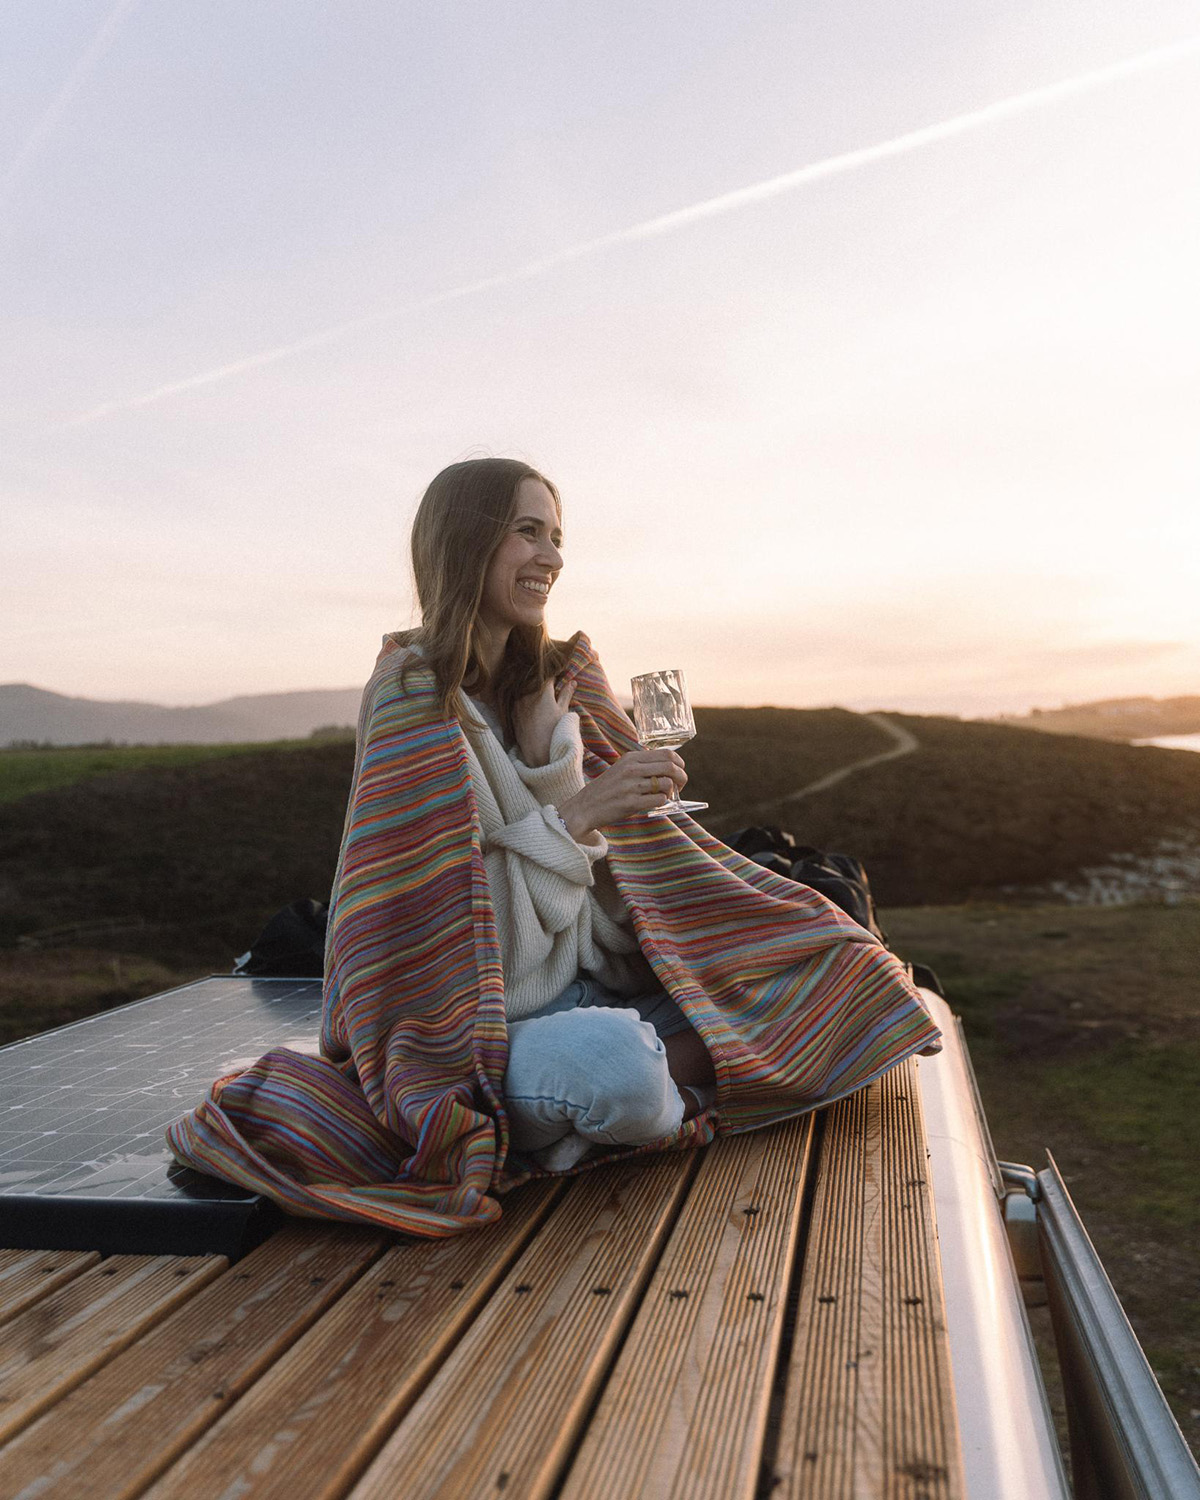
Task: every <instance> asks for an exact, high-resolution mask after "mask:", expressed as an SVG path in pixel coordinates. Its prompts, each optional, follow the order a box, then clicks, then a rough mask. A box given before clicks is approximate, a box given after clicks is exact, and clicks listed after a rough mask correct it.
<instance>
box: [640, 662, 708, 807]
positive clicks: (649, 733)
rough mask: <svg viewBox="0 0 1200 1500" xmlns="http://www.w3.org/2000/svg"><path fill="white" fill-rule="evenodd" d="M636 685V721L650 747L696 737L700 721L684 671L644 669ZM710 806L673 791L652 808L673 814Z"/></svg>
mask: <svg viewBox="0 0 1200 1500" xmlns="http://www.w3.org/2000/svg"><path fill="white" fill-rule="evenodd" d="M632 687H633V723H634V727H635V728H636V730H637V732H638V739H639V740H640V741H641V742H642V744H643V745H644V746H645V748H646V749H647V750H662V749H666V748H668V747H669V748H672V749H673V748H674V747H675V746H676V745H686V744H687V742H688V740H690V739H694V738H695V735H696V721H695V719H693V717H692V707H691V704H690V703H689V702H688V695H687V684H686V683H685V682H684V680H683V673H682V672H680V671H678V670H674V669H673V670H669V671H664V672H643V673H642V675H641V676H640V677H635V678H634V679H633V683H632ZM672 785H674V783H672ZM707 806H708V803H707V802H684V801H681V800H680V798H679V797H678V796H676V795H674V794H673V795H672V796H671V797H670V798H669V799H668V800H667V801H666V802H664V803H663V805H662V806H661V807H652V808H650V809H649V814H650V816H651V817H660V816H661V817H669V816H670V814H671V813H678V812H689V813H690V812H702V811H703V810H704V808H706V807H707Z"/></svg>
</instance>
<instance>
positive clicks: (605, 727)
mask: <svg viewBox="0 0 1200 1500" xmlns="http://www.w3.org/2000/svg"><path fill="white" fill-rule="evenodd" d="M403 641H404V638H403V637H400V636H393V637H388V638H387V640H385V643H384V651H383V653H382V654H381V656H380V658H379V662H378V664H377V666H376V669H375V672H374V675H373V676H372V678H371V681H370V682H369V683H368V685H367V689H366V692H365V694H364V697H363V707H362V713H361V716H360V720H359V733H358V749H357V756H356V764H355V774H354V785H353V790H352V792H351V796H350V803H349V808H348V810H347V814H346V825H345V831H344V834H343V840H342V851H341V857H340V859H339V862H338V870H337V876H336V880H335V885H334V894H333V900H332V903H331V909H330V924H329V936H328V944H327V950H326V975H325V995H324V1013H323V1025H322V1032H321V1039H320V1055H319V1056H310V1055H307V1054H303V1053H300V1052H297V1051H293V1050H289V1049H286V1048H278V1049H276V1050H275V1051H273V1052H269V1053H267V1055H266V1056H265V1057H263V1058H261V1059H260V1060H259V1061H258V1062H257V1063H255V1064H254V1066H253V1067H251V1068H248V1069H246V1070H245V1071H244V1072H241V1073H238V1074H234V1075H232V1076H230V1077H227V1078H221V1079H219V1080H218V1081H217V1082H216V1083H214V1084H213V1086H212V1088H211V1090H210V1091H209V1093H208V1096H207V1097H206V1098H205V1100H204V1102H203V1103H202V1104H201V1105H200V1106H199V1107H198V1108H197V1109H195V1110H193V1111H192V1113H191V1114H189V1115H186V1116H185V1117H184V1118H183V1119H181V1120H178V1121H177V1122H176V1123H175V1124H174V1125H172V1126H171V1127H170V1129H169V1130H168V1132H167V1138H168V1141H169V1143H170V1146H171V1149H172V1150H173V1151H174V1153H175V1155H176V1157H178V1159H179V1160H180V1161H181V1162H183V1163H185V1164H186V1165H188V1166H192V1167H195V1168H197V1169H199V1170H200V1171H202V1172H208V1173H211V1174H214V1175H215V1176H218V1177H222V1178H225V1179H227V1180H228V1181H230V1182H234V1183H237V1184H240V1185H242V1186H244V1187H247V1188H251V1189H254V1190H255V1191H257V1192H260V1193H263V1194H265V1195H266V1196H267V1197H268V1198H271V1199H273V1200H274V1201H275V1202H277V1203H278V1204H280V1205H281V1206H282V1207H283V1208H284V1209H286V1210H288V1211H289V1212H291V1213H295V1214H307V1215H312V1216H315V1217H327V1218H334V1219H347V1220H356V1221H364V1222H367V1223H371V1224H376V1225H382V1226H384V1227H386V1228H388V1229H393V1230H401V1231H404V1232H407V1233H410V1234H417V1235H431V1236H436V1235H449V1234H455V1233H457V1232H459V1231H460V1230H465V1229H473V1228H478V1227H480V1226H482V1225H484V1224H487V1223H489V1222H491V1221H492V1220H494V1219H496V1218H497V1217H498V1216H499V1214H500V1204H499V1201H498V1200H499V1198H500V1197H501V1196H502V1195H503V1194H504V1193H505V1192H507V1191H509V1190H510V1189H511V1188H513V1187H515V1186H517V1185H518V1184H519V1183H521V1182H524V1181H525V1180H526V1179H527V1178H529V1177H531V1176H534V1175H539V1173H540V1169H539V1168H537V1167H536V1166H535V1165H534V1164H533V1163H532V1162H530V1161H529V1160H528V1159H527V1158H525V1157H523V1156H521V1155H520V1154H517V1153H513V1154H510V1151H509V1137H508V1121H507V1117H506V1114H505V1109H504V1095H503V1079H504V1071H505V1066H506V1062H507V1056H508V1034H507V1030H506V1027H505V1019H504V976H503V972H502V970H501V963H500V951H499V946H498V944H497V939H496V928H495V923H494V920H493V916H492V908H491V903H490V901H489V897H488V886H487V881H486V879H485V875H484V864H483V856H482V853H481V849H480V839H479V826H478V818H477V816H476V813H475V805H474V798H473V794H472V790H471V780H470V775H469V772H468V769H467V758H466V753H465V742H464V739H463V734H462V730H461V729H460V728H459V726H458V723H457V721H455V720H447V719H445V718H444V717H443V716H442V715H441V713H440V712H439V711H438V709H437V707H436V699H435V696H434V691H433V682H432V677H431V674H430V672H429V670H428V668H426V667H425V666H424V665H422V664H421V663H420V661H419V658H418V659H416V660H414V658H413V656H412V654H411V653H410V652H408V651H407V650H406V649H404V646H403ZM406 663H407V665H408V670H407V672H406V673H405V674H404V681H403V683H402V681H401V672H400V668H401V667H402V666H404V665H405V664H406ZM565 676H566V677H567V678H570V679H572V680H573V681H574V684H575V689H574V697H573V700H572V709H573V711H574V712H576V713H577V714H578V715H579V718H580V721H581V726H582V731H583V740H584V745H585V747H586V750H585V753H586V770H587V773H588V774H589V775H596V774H598V773H599V772H600V771H602V770H603V769H604V767H605V765H606V764H608V763H610V762H612V761H613V760H615V759H616V758H617V757H618V756H619V755H621V754H622V753H624V752H625V751H627V750H631V749H635V748H636V747H637V739H636V736H635V733H634V730H633V726H632V725H631V723H630V722H629V719H628V718H627V716H626V715H625V713H624V711H623V710H622V709H621V707H620V705H619V704H618V703H617V701H616V699H615V698H614V697H613V695H612V692H611V690H610V688H609V685H608V682H607V680H606V678H605V676H604V672H603V669H602V668H601V666H600V663H599V661H598V660H597V658H596V656H595V653H594V652H593V651H592V648H591V646H590V644H589V642H588V641H587V639H586V637H583V636H580V637H579V638H578V639H577V642H576V644H575V646H574V650H573V653H572V655H571V658H570V660H569V663H568V667H567V671H566V674H565ZM605 833H606V835H607V837H608V840H609V856H608V860H609V866H610V868H611V870H612V874H613V877H614V879H615V881H616V884H617V887H618V889H619V891H620V893H621V895H622V897H623V899H624V901H625V904H626V906H627V908H628V909H629V912H630V913H631V916H632V920H633V923H634V927H635V930H636V932H637V935H638V939H639V941H640V943H641V947H642V950H643V952H644V953H645V955H646V957H647V958H648V959H649V961H650V963H651V965H652V966H653V968H654V971H655V973H656V974H657V975H658V978H659V979H660V980H661V982H662V984H663V985H664V986H665V987H666V988H667V989H668V990H669V991H670V993H671V994H672V995H673V996H674V998H675V1000H676V1002H677V1003H678V1004H679V1005H680V1007H681V1008H682V1009H683V1011H684V1012H685V1014H686V1015H687V1016H688V1018H689V1020H690V1021H691V1023H692V1025H693V1026H694V1027H695V1028H696V1030H697V1031H698V1032H699V1033H700V1035H701V1037H702V1038H703V1039H704V1042H705V1044H706V1045H707V1047H708V1049H709V1052H710V1053H711V1055H712V1059H713V1064H714V1067H715V1069H716V1075H717V1103H716V1106H715V1108H714V1109H712V1110H709V1111H706V1112H705V1113H703V1114H701V1115H698V1116H696V1117H695V1118H694V1119H692V1120H689V1121H687V1122H686V1123H685V1124H684V1125H682V1126H681V1127H680V1129H679V1130H678V1132H676V1134H674V1135H672V1136H670V1137H666V1138H664V1139H663V1140H661V1141H654V1142H651V1143H649V1144H648V1145H645V1146H639V1147H632V1148H629V1149H628V1150H622V1151H615V1152H606V1153H604V1154H603V1155H602V1156H601V1157H600V1158H599V1159H600V1160H604V1161H611V1160H613V1159H614V1157H617V1156H632V1155H637V1154H640V1153H642V1152H646V1151H653V1150H666V1149H670V1148H674V1147H690V1146H697V1145H703V1144H706V1143H707V1142H708V1141H710V1140H712V1139H713V1137H714V1135H716V1134H719V1133H724V1132H729V1131H742V1130H753V1129H755V1128H757V1127H759V1126H762V1125H767V1124H769V1123H771V1122H772V1121H776V1120H781V1119H784V1118H786V1117H787V1116H789V1115H794V1114H796V1113H799V1112H801V1111H804V1110H809V1109H813V1108H815V1107H816V1106H818V1105H822V1104H826V1103H829V1102H830V1101H831V1100H834V1099H837V1098H840V1097H841V1096H842V1095H845V1094H848V1093H851V1092H853V1091H854V1090H856V1089H859V1088H861V1087H862V1086H863V1085H864V1084H867V1083H869V1082H871V1081H872V1080H873V1079H875V1078H877V1077H879V1075H880V1074H881V1073H883V1072H885V1071H886V1070H887V1069H888V1068H891V1067H893V1066H894V1065H895V1064H896V1063H897V1062H899V1061H900V1060H901V1059H902V1058H904V1057H907V1056H908V1055H909V1054H911V1053H913V1052H915V1051H917V1050H919V1049H921V1048H923V1047H925V1046H927V1045H929V1044H930V1043H931V1042H933V1041H935V1040H936V1039H937V1036H938V1032H937V1029H936V1027H935V1026H934V1025H933V1023H932V1021H931V1020H930V1019H929V1017H928V1015H927V1013H926V1012H925V1010H924V1009H923V1007H922V1006H921V1004H920V1001H919V1000H918V998H917V996H916V994H915V992H914V990H913V989H912V986H911V985H910V983H909V981H908V979H907V977H906V974H905V971H904V969H903V967H902V965H901V964H900V963H899V962H898V960H897V959H896V958H895V957H894V956H893V955H892V954H890V953H889V952H888V951H887V950H886V949H885V948H883V947H882V946H881V945H880V944H879V943H878V942H877V941H876V940H875V939H874V938H873V937H872V936H871V935H870V934H869V933H867V932H865V931H864V930H863V929H862V928H861V927H859V926H857V924H856V923H854V922H853V921H852V920H851V919H850V918H849V917H848V916H846V915H845V914H844V913H843V912H842V911H840V910H839V909H838V908H837V907H835V906H833V905H832V904H831V903H830V902H828V901H827V900H825V898H824V897H823V896H819V895H818V894H817V893H816V892H815V891H811V890H809V889H808V888H807V887H806V886H800V885H796V884H794V883H793V882H792V881H790V880H786V879H784V878H783V877H782V876H779V875H775V874H772V873H771V872H770V871H768V870H765V869H763V868H762V867H761V866H760V865H756V864H754V863H753V862H752V861H751V860H748V859H745V858H744V857H743V856H741V855H740V854H736V853H735V852H734V851H733V850H732V849H729V848H727V847H726V846H725V845H724V844H722V843H720V842H719V841H718V840H717V839H715V838H713V837H712V836H711V835H710V834H708V833H706V832H705V830H704V829H703V828H701V827H700V826H699V825H698V824H697V823H695V822H693V821H692V820H691V819H689V818H687V817H677V818H674V819H671V818H638V819H631V820H629V821H628V822H626V823H624V824H621V825H620V826H617V827H614V828H612V829H606V830H605ZM593 1165H595V1159H589V1160H587V1161H585V1162H583V1163H582V1164H581V1166H580V1167H579V1168H578V1169H577V1170H580V1171H587V1170H589V1169H590V1168H591V1167H592V1166H593Z"/></svg>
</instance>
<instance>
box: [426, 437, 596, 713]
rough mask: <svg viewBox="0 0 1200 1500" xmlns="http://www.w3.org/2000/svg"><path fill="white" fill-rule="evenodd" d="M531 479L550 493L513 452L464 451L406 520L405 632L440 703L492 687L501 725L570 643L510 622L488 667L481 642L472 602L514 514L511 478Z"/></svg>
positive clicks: (559, 664)
mask: <svg viewBox="0 0 1200 1500" xmlns="http://www.w3.org/2000/svg"><path fill="white" fill-rule="evenodd" d="M524 479H536V480H538V481H539V482H540V483H541V484H544V485H545V486H546V488H547V489H548V490H549V491H550V493H551V494H552V495H553V496H554V505H555V508H556V509H557V511H558V514H559V519H560V520H561V519H562V501H561V499H560V498H559V494H558V490H557V489H556V488H555V486H554V485H553V484H551V482H550V480H548V479H547V478H546V477H545V475H544V474H539V473H538V471H537V470H536V469H534V468H531V467H530V465H529V464H526V463H522V462H521V461H520V460H519V459H515V458H472V459H468V460H466V461H465V462H464V463H458V464H451V465H450V467H449V468H448V469H443V470H442V472H441V473H440V474H438V475H437V477H436V478H435V479H434V480H433V481H432V483H431V484H430V485H429V488H428V489H427V490H426V491H425V493H424V495H423V496H422V497H421V503H420V505H419V506H418V507H417V514H416V517H415V519H414V521H413V527H412V541H411V545H412V567H413V579H414V581H415V583H416V586H417V602H418V603H419V605H420V607H421V625H420V628H419V630H417V631H416V633H415V636H414V637H413V639H414V641H415V643H416V644H417V645H419V646H420V648H421V653H422V655H423V656H424V658H425V663H426V665H427V666H429V667H430V668H431V669H432V671H433V675H434V680H435V681H436V683H437V691H438V700H439V703H440V705H441V709H442V712H443V713H444V714H445V716H446V717H447V718H452V717H454V715H455V714H456V712H457V708H456V705H455V701H454V700H455V697H456V696H457V694H458V691H459V689H460V688H462V689H465V690H466V691H467V692H469V693H479V692H481V691H488V692H490V694H491V696H492V698H493V700H494V702H495V705H496V708H497V711H498V712H499V715H500V720H501V723H502V724H503V725H504V730H505V733H506V734H507V735H509V736H511V735H512V733H513V711H514V709H515V707H516V704H517V702H518V700H519V699H521V698H523V697H524V696H525V695H526V694H527V693H534V692H537V691H538V690H539V689H540V688H541V686H542V684H543V683H545V682H546V681H547V680H548V679H549V678H551V677H553V676H555V675H556V674H557V673H558V672H561V671H562V669H563V666H564V665H565V663H566V659H567V653H568V646H567V645H565V644H563V643H559V642H557V641H552V640H551V639H550V637H549V635H548V634H547V633H546V627H545V624H538V625H515V626H514V627H513V629H512V632H511V633H510V635H509V637H508V643H507V645H506V646H505V648H504V655H503V657H502V658H501V660H500V664H499V666H498V667H497V669H496V671H495V673H494V674H491V675H489V673H488V671H487V668H486V667H485V666H484V664H483V652H482V650H481V649H480V633H479V604H480V601H481V600H482V598H483V584H484V578H485V576H486V574H487V570H488V564H489V563H490V562H491V560H492V557H493V555H494V554H495V551H496V548H497V547H498V546H499V545H500V543H501V542H502V541H503V539H504V535H505V532H506V531H507V530H508V526H509V523H510V522H511V520H512V518H513V515H514V513H515V508H516V502H517V487H518V485H520V483H521V481H522V480H524Z"/></svg>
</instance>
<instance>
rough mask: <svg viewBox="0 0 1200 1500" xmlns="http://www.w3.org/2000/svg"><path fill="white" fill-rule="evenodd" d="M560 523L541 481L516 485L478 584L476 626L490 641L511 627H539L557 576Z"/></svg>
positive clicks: (560, 561)
mask: <svg viewBox="0 0 1200 1500" xmlns="http://www.w3.org/2000/svg"><path fill="white" fill-rule="evenodd" d="M561 546H562V524H561V521H560V518H559V513H558V506H557V504H556V503H555V500H554V496H553V495H552V494H551V493H550V491H549V490H548V489H547V488H546V486H545V485H544V484H543V483H542V482H541V480H540V479H523V480H522V481H521V483H520V484H519V485H518V486H517V493H516V501H515V504H514V506H513V518H512V520H511V521H510V522H509V525H508V530H507V531H506V532H505V534H504V537H503V539H502V541H501V542H500V545H499V546H498V547H497V548H496V550H495V552H494V553H493V554H492V560H491V562H490V563H489V564H488V569H487V572H486V574H485V575H484V579H483V597H482V599H481V600H480V601H479V623H480V624H481V625H482V626H483V627H484V628H485V629H486V630H487V632H488V633H489V635H491V636H492V639H493V642H496V641H500V642H502V641H504V640H507V639H508V634H509V632H510V631H511V630H512V628H513V627H514V626H515V625H530V624H540V623H541V618H542V614H543V612H544V611H545V608H546V600H547V598H548V597H549V594H550V590H551V589H552V588H553V586H554V580H555V579H556V578H557V577H558V575H559V573H560V572H561V571H562V565H563V559H562V553H561V552H560V551H559V548H560V547H561Z"/></svg>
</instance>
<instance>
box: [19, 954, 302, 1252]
mask: <svg viewBox="0 0 1200 1500" xmlns="http://www.w3.org/2000/svg"><path fill="white" fill-rule="evenodd" d="M320 1019H321V982H320V980H317V979H250V978H242V977H237V976H229V977H217V978H211V979H201V980H197V981H196V983H194V984H189V985H184V986H183V987H182V988H180V989H174V990H167V991H166V992H164V993H163V994H161V995H153V996H151V997H150V998H149V999H146V1000H136V1001H134V1002H133V1003H132V1004H131V1005H123V1006H121V1007H119V1008H118V1009H116V1010H110V1011H105V1012H103V1013H102V1014H101V1015H98V1016H89V1017H88V1018H87V1019H86V1020H83V1021H76V1022H74V1024H72V1025H70V1026H63V1027H60V1028H59V1029H58V1030H56V1031H48V1032H45V1033H43V1034H42V1035H41V1036H33V1037H29V1038H28V1039H27V1040H25V1041H21V1042H13V1043H12V1044H11V1045H10V1046H7V1047H0V1246H4V1247H6V1248H12V1249H46V1250H101V1251H104V1252H105V1253H108V1254H114V1253H139V1252H141V1253H146V1254H175V1255H196V1254H205V1253H215V1254H223V1255H229V1256H231V1257H236V1256H237V1255H238V1254H240V1253H242V1252H243V1251H244V1250H246V1249H248V1248H250V1246H251V1245H252V1244H254V1243H256V1242H257V1241H258V1240H259V1239H260V1238H261V1237H262V1236H263V1235H264V1234H265V1233H266V1232H268V1230H269V1229H270V1228H271V1226H272V1225H273V1223H274V1222H275V1221H276V1219H277V1217H278V1215H277V1212H276V1211H275V1210H274V1209H273V1208H272V1207H271V1206H270V1205H269V1204H268V1203H267V1202H266V1200H264V1199H263V1198H261V1197H259V1196H258V1195H256V1194H253V1193H249V1192H246V1191H244V1190H243V1189H241V1188H236V1187H233V1186H231V1185H230V1184H228V1183H224V1182H220V1181H218V1180H217V1179H216V1178H213V1177H206V1176H203V1175H202V1174H201V1173H199V1172H193V1171H192V1170H190V1168H186V1167H181V1166H180V1165H179V1164H178V1163H177V1162H176V1161H175V1160H174V1158H173V1157H172V1156H171V1154H170V1152H169V1151H168V1150H167V1146H166V1141H165V1140H164V1138H163V1132H164V1130H165V1129H166V1127H167V1126H168V1125H169V1124H170V1123H171V1121H172V1120H175V1119H178V1117H179V1116H180V1115H181V1114H184V1113H185V1112H186V1111H187V1110H188V1109H190V1108H192V1106H194V1105H196V1104H198V1103H199V1102H200V1100H201V1099H202V1098H203V1097H204V1093H205V1091H206V1089H207V1088H208V1085H209V1084H210V1083H211V1082H212V1081H213V1079H214V1078H218V1077H220V1076H221V1075H222V1074H225V1073H232V1072H235V1071H236V1070H237V1069H238V1068H241V1067H246V1066H248V1065H249V1064H250V1063H252V1062H254V1061H256V1060H257V1059H258V1058H259V1057H260V1056H261V1055H262V1054H263V1053H264V1052H267V1051H269V1050H270V1049H271V1048H272V1047H279V1046H288V1047H293V1048H296V1049H297V1050H300V1051H307V1052H315V1051H316V1043H317V1033H318V1030H319V1027H320Z"/></svg>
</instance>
